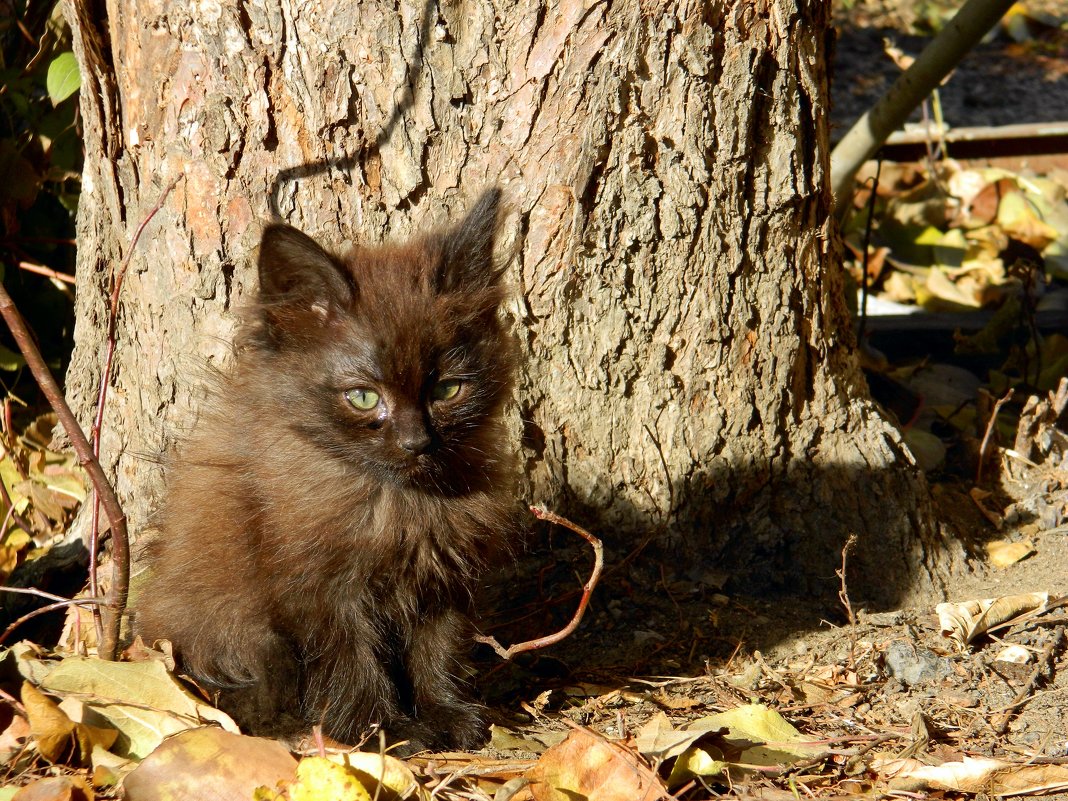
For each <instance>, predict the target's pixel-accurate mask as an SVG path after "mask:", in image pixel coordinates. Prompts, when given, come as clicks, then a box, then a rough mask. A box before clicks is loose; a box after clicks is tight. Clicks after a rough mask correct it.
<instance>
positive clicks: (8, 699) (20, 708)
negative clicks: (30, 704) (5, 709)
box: [0, 690, 26, 717]
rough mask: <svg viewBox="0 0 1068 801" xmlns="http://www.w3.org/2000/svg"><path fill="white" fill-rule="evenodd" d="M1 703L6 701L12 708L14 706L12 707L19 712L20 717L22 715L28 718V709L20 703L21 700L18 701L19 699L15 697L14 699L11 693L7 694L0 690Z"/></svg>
mask: <svg viewBox="0 0 1068 801" xmlns="http://www.w3.org/2000/svg"><path fill="white" fill-rule="evenodd" d="M0 701H5V702H7V703H8V704H10V705H11V706H12V707H13V708H14V709H15V710H16V711H17V712H18V713H19V714H20V715H22V716H23V717H26V707H24V706H23V705H22V703H21V702H20V701H19V700H18V699H17V698H15V697H14V696H13V695H11V694H10V693H6V692H4V691H3V690H0Z"/></svg>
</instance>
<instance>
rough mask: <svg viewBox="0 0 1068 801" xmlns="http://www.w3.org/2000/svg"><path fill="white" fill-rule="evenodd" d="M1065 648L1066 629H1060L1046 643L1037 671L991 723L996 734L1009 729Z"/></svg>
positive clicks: (1036, 666)
mask: <svg viewBox="0 0 1068 801" xmlns="http://www.w3.org/2000/svg"><path fill="white" fill-rule="evenodd" d="M1063 646H1064V628H1063V627H1062V628H1058V629H1057V630H1056V631H1055V632H1054V633H1053V638H1052V639H1051V640H1050V641H1049V642H1048V643H1046V647H1045V648H1043V649H1042V657H1041V658H1040V659H1039V660H1038V664H1037V665H1035V669H1034V670H1032V671H1031V675H1030V676H1028V677H1027V683H1026V684H1024V686H1023V687H1021V688H1020V691H1019V692H1018V693H1016V697H1015V698H1014V699H1013V700H1012V703H1011V704H1009V706H1008V708H1007V709H1006V710H1005V711H1004V712H1002V713H1001V714H1000V715H998V716H997V718H995V719H994V721H993V722H991V724H990V725H991V728H993V729H994V733H995V734H998V735H1002V734H1004V733H1005V732H1006V731H1008V729H1009V721H1010V720H1012V717H1013V715H1015V714H1016V711H1017V709H1019V707H1020V706H1022V705H1023V703H1024V702H1025V701H1027V700H1028V698H1029V697H1030V695H1031V693H1033V692H1034V690H1035V685H1036V684H1038V680H1039V678H1040V677H1041V676H1042V674H1043V673H1044V672H1045V671H1046V670H1047V669H1048V670H1050V671H1052V670H1053V669H1054V666H1055V659H1056V656H1057V653H1058V652H1059V651H1060V650H1061V648H1062V647H1063Z"/></svg>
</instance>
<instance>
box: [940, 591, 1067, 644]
mask: <svg viewBox="0 0 1068 801" xmlns="http://www.w3.org/2000/svg"><path fill="white" fill-rule="evenodd" d="M1048 604H1049V593H1048V592H1029V593H1023V594H1021V595H1005V596H1002V597H1000V598H983V599H976V600H972V601H962V602H960V603H940V604H938V605H937V606H936V607H935V612H936V613H937V614H938V623H939V626H940V627H941V629H942V636H944V637H949V638H950V639H951V640H953V642H954V644H955V645H956V646H957V650H959V651H963V650H964V648H965V647H966V646H967V644H968V643H969V642H971V641H972V640H973V639H975V638H976V637H978V636H979V635H980V634H984V633H986V632H988V631H991V630H993V629H996V628H998V627H1001V626H1006V625H1008V624H1010V623H1014V622H1016V621H1017V620H1020V619H1023V618H1024V617H1026V616H1029V615H1037V614H1040V613H1041V612H1043V611H1044V610H1045V609H1046V606H1047V605H1048Z"/></svg>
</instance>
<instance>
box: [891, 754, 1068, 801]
mask: <svg viewBox="0 0 1068 801" xmlns="http://www.w3.org/2000/svg"><path fill="white" fill-rule="evenodd" d="M873 767H874V768H875V769H876V770H877V771H878V772H879V773H880V774H881V775H882V776H883V777H884V778H886V779H889V780H890V782H891V785H892V786H894V787H901V788H903V789H910V790H920V789H929V790H950V791H952V792H958V793H983V794H984V795H988V796H1006V795H1033V794H1036V793H1052V792H1057V791H1064V790H1068V766H1066V765H1029V764H1023V765H1019V764H1013V763H1011V762H1003V761H1001V760H998V759H972V758H971V757H964V758H963V759H962V760H961V761H960V762H944V763H942V764H941V765H926V764H924V763H922V762H920V761H919V760H916V759H897V760H889V761H886V762H882V763H880V762H878V761H876V762H875V763H874V764H873Z"/></svg>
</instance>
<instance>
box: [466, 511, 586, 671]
mask: <svg viewBox="0 0 1068 801" xmlns="http://www.w3.org/2000/svg"><path fill="white" fill-rule="evenodd" d="M530 511H531V512H532V513H533V515H534V516H535V517H536V518H538V519H539V520H547V521H548V522H550V523H555V524H556V525H558V526H563V527H564V528H569V529H571V530H572V531H574V532H575V533H576V534H578V535H579V536H580V537H582V538H583V539H584V540H586V542H588V543H589V544H590V546H591V547H592V548H593V570H592V571H591V572H590V577H589V579H587V581H586V583H585V584H584V585H583V586H582V598H581V599H579V604H578V609H576V610H575V614H574V615H573V616H572V618H571V622H570V623H568V624H567V625H566V626H564V627H563V628H562V629H560V630H559V631H557V632H556V633H554V634H547V635H546V636H544V637H538V638H537V639H534V640H527V641H526V642H518V643H516V644H515V645H511V646H509V647H507V648H505V647H504V646H503V645H501V644H500V643H499V642H497V640H496V639H495V638H494V637H491V636H481V635H480V636H477V637H475V641H476V642H480V643H483V644H485V645H488V646H489V647H490V648H492V649H493V650H494V651H496V652H497V655H498V656H500V657H501V658H502V659H511V658H512V657H513V656H515V655H516V654H521V653H523V652H525V651H536V650H538V649H539V648H545V647H547V646H550V645H555V644H556V643H558V642H560V641H561V640H563V639H564V638H565V637H568V636H570V635H571V633H572V632H573V631H574V630H575V629H577V628H578V625H579V623H581V622H582V616H583V615H584V614H585V613H586V607H587V606H588V605H589V603H590V595H591V594H592V593H593V588H594V587H596V586H597V581H598V579H600V578H601V571H602V570H603V569H604V546H603V545H602V544H601V541H600V540H599V539H597V537H595V536H593V535H592V534H590V532H588V531H587V530H586V529H584V528H582V526H579V525H577V524H575V523H572V522H571V521H570V520H568V519H567V518H566V517H561V516H560V515H558V514H556V513H555V512H550V511H549V510H548V509H542V508H541V507H539V506H531V507H530Z"/></svg>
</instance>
